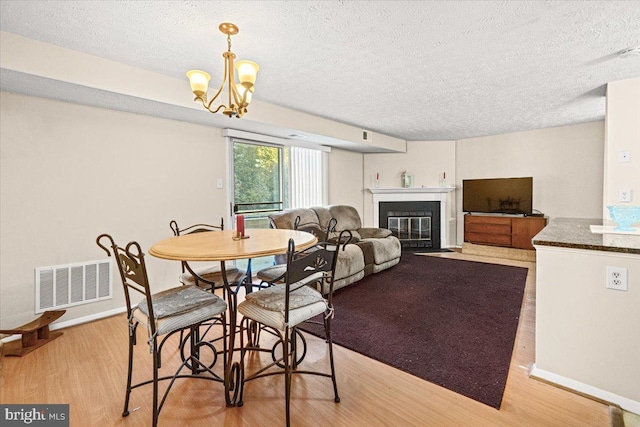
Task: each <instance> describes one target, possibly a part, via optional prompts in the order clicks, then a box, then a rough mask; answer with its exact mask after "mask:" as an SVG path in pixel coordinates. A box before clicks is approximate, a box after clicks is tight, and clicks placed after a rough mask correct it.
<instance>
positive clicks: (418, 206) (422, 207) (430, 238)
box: [378, 201, 441, 252]
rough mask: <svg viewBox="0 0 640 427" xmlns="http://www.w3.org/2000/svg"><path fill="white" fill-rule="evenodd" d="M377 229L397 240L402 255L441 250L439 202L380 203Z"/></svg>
mask: <svg viewBox="0 0 640 427" xmlns="http://www.w3.org/2000/svg"><path fill="white" fill-rule="evenodd" d="M378 211H379V224H378V226H379V227H382V228H388V229H389V230H391V232H392V233H393V235H394V236H396V237H397V238H398V239H400V244H401V245H402V251H403V252H420V251H426V250H437V249H441V247H440V202H424V201H422V202H414V201H411V202H380V205H379V206H378Z"/></svg>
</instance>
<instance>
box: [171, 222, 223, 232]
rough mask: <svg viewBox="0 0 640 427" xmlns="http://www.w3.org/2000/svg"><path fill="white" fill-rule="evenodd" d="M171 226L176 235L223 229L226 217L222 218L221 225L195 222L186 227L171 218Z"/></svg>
mask: <svg viewBox="0 0 640 427" xmlns="http://www.w3.org/2000/svg"><path fill="white" fill-rule="evenodd" d="M169 227H170V228H171V231H173V235H174V236H180V235H183V234H191V233H202V232H204V231H221V230H224V218H220V225H210V224H194V225H190V226H189V227H185V228H180V227H178V223H177V222H176V221H175V220H171V222H170V223H169Z"/></svg>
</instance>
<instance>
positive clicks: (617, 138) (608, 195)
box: [603, 79, 640, 218]
mask: <svg viewBox="0 0 640 427" xmlns="http://www.w3.org/2000/svg"><path fill="white" fill-rule="evenodd" d="M606 123H607V124H606V146H605V160H604V195H603V199H604V206H603V209H604V214H603V216H604V218H609V211H608V209H607V205H620V204H624V203H623V202H619V201H618V190H619V189H626V190H631V193H632V197H633V198H632V201H631V204H633V205H640V79H630V80H621V81H617V82H611V83H609V84H608V85H607V115H606ZM623 150H624V151H629V152H630V153H631V161H630V162H628V163H620V162H619V153H620V151H623Z"/></svg>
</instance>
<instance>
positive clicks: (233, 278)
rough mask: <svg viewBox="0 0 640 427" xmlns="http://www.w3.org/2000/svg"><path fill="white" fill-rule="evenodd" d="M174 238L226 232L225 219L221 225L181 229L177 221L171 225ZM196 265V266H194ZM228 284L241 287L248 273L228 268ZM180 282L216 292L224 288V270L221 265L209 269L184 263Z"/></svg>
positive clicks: (192, 226) (203, 225) (200, 225)
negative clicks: (207, 232) (193, 234)
mask: <svg viewBox="0 0 640 427" xmlns="http://www.w3.org/2000/svg"><path fill="white" fill-rule="evenodd" d="M169 227H171V231H173V235H174V236H181V235H185V234H192V233H202V232H205V231H222V230H224V218H220V225H210V224H194V225H191V226H189V227H185V228H180V227H179V226H178V223H177V222H176V221H175V220H172V221H171V222H170V223H169ZM194 265H195V264H194ZM225 272H226V277H227V283H229V284H230V285H232V286H233V285H235V286H239V285H240V284H241V283H242V282H243V281H244V279H245V277H246V274H247V272H246V271H244V270H241V269H238V268H236V267H227V268H226V269H225ZM180 282H182V283H183V284H185V285H196V286H198V287H201V288H203V289H207V290H211V292H214V291H215V290H216V289H221V288H222V287H223V286H224V283H223V279H222V269H221V268H220V265H219V264H215V265H209V266H207V267H199V268H194V267H193V266H192V265H190V264H189V263H188V262H187V261H182V274H181V275H180Z"/></svg>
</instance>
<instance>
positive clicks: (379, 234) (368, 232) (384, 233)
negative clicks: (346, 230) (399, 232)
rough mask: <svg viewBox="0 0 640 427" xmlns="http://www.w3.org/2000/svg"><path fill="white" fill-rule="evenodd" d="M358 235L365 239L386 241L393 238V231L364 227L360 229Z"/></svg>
mask: <svg viewBox="0 0 640 427" xmlns="http://www.w3.org/2000/svg"><path fill="white" fill-rule="evenodd" d="M358 233H360V237H362V238H363V239H384V238H385V237H389V236H391V230H389V229H387V228H372V227H363V228H359V229H358Z"/></svg>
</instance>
